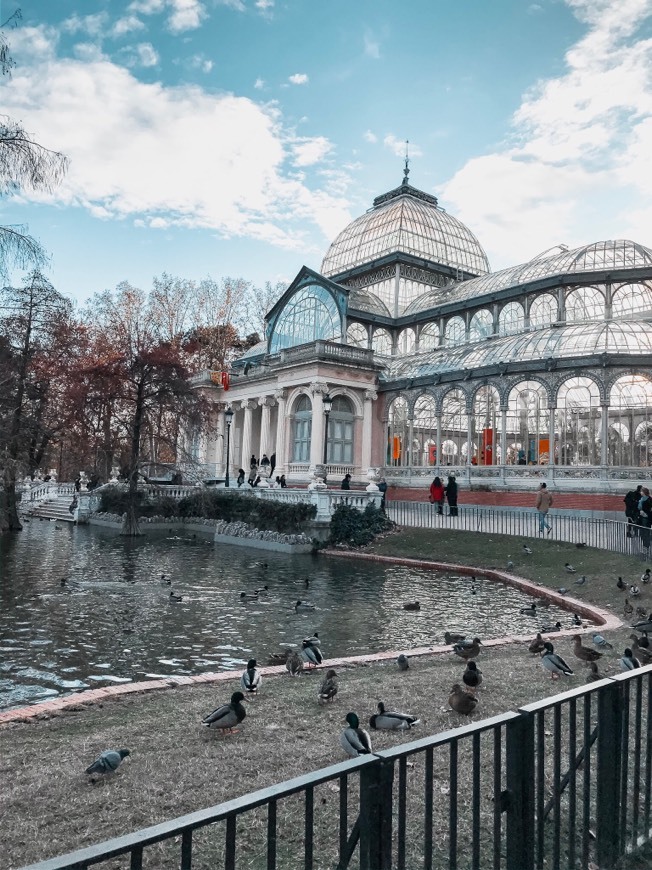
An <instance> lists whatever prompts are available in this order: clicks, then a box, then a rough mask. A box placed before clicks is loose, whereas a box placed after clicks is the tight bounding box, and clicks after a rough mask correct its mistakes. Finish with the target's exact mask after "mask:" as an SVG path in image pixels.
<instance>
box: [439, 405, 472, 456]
mask: <svg viewBox="0 0 652 870" xmlns="http://www.w3.org/2000/svg"><path fill="white" fill-rule="evenodd" d="M468 425H469V424H468V417H467V413H466V396H465V395H464V393H463V392H462V390H458V389H455V390H449V391H448V392H447V393H446V395H445V396H444V400H443V403H442V413H441V452H442V462H453V461H454V459H453V457H460V456H464V455H465V454H466V433H467V429H468ZM451 445H453V448H454V449H453V448H451ZM462 448H464V449H462Z"/></svg>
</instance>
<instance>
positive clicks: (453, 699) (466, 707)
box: [448, 683, 478, 716]
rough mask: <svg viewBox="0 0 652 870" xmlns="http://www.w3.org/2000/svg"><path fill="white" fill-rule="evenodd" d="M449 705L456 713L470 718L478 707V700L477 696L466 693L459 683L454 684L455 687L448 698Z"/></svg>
mask: <svg viewBox="0 0 652 870" xmlns="http://www.w3.org/2000/svg"><path fill="white" fill-rule="evenodd" d="M448 703H449V704H450V706H451V707H452V708H453V710H455V712H456V713H462V714H463V715H464V716H470V715H471V713H473V711H474V710H475V708H476V707H477V706H478V699H477V698H476V697H475V695H471V694H469V692H465V691H464V689H463V688H462V686H460V684H459V683H453V687H452V689H451V691H450V694H449V696H448Z"/></svg>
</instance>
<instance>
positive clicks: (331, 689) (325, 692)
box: [317, 668, 337, 704]
mask: <svg viewBox="0 0 652 870" xmlns="http://www.w3.org/2000/svg"><path fill="white" fill-rule="evenodd" d="M336 676H337V671H334V670H333V669H332V668H331V669H330V670H328V671H326V678H325V679H324V680H323V682H322V684H321V686H320V687H319V692H318V693H317V700H318V701H319V703H320V704H325V703H326V702H327V701H334V700H335V695H337V680H336V679H335V677H336Z"/></svg>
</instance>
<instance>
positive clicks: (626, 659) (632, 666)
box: [620, 647, 641, 671]
mask: <svg viewBox="0 0 652 870" xmlns="http://www.w3.org/2000/svg"><path fill="white" fill-rule="evenodd" d="M620 667H621V669H622V670H623V671H634V670H636V668H640V667H641V663H640V662H639V660H638V659H637V658H634V653H633V652H632V651H631V649H630V648H629V647H627V648H626V649H625V652H624V653H623V655H622V658H621V659H620Z"/></svg>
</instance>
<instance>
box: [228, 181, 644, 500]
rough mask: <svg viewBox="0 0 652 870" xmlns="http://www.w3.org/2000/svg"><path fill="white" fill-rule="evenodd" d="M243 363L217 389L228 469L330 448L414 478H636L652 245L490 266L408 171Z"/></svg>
mask: <svg viewBox="0 0 652 870" xmlns="http://www.w3.org/2000/svg"><path fill="white" fill-rule="evenodd" d="M232 374H233V376H232V381H231V383H232V387H231V391H230V392H229V394H224V393H222V394H221V395H219V396H215V398H216V401H217V402H219V404H218V405H216V408H217V416H216V426H217V429H218V434H219V432H220V431H221V432H222V433H223V432H224V424H223V422H220V419H219V411H220V410H223V409H224V408H225V407H226V405H227V403H228V404H230V406H231V408H232V410H234V412H235V417H234V423H233V432H232V433H231V434H232V436H233V445H234V446H233V449H234V454H233V456H231V457H230V464H231V465H232V466H233V467H234V468H237V467H238V466H239V465H240V464H242V463H243V461H244V459H245V458H247V457H248V456H249V454H250V453H252V452H253V453H255V454H258V453H262V452H266V453H267V454H268V455H270V454H271V453H272V452H274V453H275V458H276V463H277V468H279V469H281V471H282V473H285V474H286V475H288V476H289V479H292V478H294V479H296V480H305V479H307V478H308V477H309V474H310V472H311V470H312V469H314V467H315V466H317V465H319V464H323V463H324V462H325V463H326V465H327V466H328V467H329V470H330V472H331V474H335V475H337V474H339V473H340V472H341V473H346V472H349V473H351V474H353V475H354V477H357V478H358V479H363V478H364V477H365V475H366V474H367V472H368V470H369V468H371V467H373V468H375V469H381V471H380V473H383V471H382V469H384V473H385V476H386V477H387V478H388V480H394V481H395V482H398V481H401V482H403V483H405V484H406V485H410V484H411V483H413V484H414V485H418V486H423V479H424V478H430V477H432V476H433V475H434V474H437V473H439V474H442V473H450V472H451V470H452V469H454V470H455V472H456V474H458V475H462V476H466V477H468V478H470V479H472V480H473V479H475V478H477V479H478V482H482V481H485V482H487V483H491V484H492V485H496V486H512V485H516V486H518V481H519V478H524V477H525V478H528V477H531V476H535V475H537V476H540V475H541V474H545V476H546V477H547V478H550V477H552V478H554V479H557V480H558V481H559V482H560V485H563V481H567V482H568V483H567V485H568V486H569V487H572V486H574V485H577V484H578V482H580V481H581V482H583V483H582V484H581V485H583V486H587V485H588V486H590V485H591V483H590V482H591V481H595V484H594V485H595V486H596V488H598V487H599V486H600V485H601V484H600V483H599V481H600V479H601V478H602V479H604V478H608V479H610V480H613V481H617V480H618V479H621V480H622V482H623V486H625V485H627V484H626V482H627V481H628V480H629V479H632V478H637V477H642V476H643V475H644V473H645V472H641V469H645V468H648V467H649V465H650V463H651V462H652V410H651V409H652V250H650V249H649V248H647V247H644V246H643V245H641V244H638V243H635V242H632V241H628V240H615V241H614V240H608V241H602V242H597V243H594V244H590V245H584V246H582V247H579V248H576V249H574V250H569V249H567V248H565V247H559V248H555V249H554V250H552V251H549V252H546V253H544V254H541V255H539V256H537V257H535V258H534V259H532V260H530V261H528V262H526V263H523V264H521V265H519V266H515V267H512V268H509V269H503V270H501V271H499V272H493V273H492V272H490V270H489V263H488V261H487V257H486V255H485V253H484V251H483V249H482V247H481V245H480V243H479V242H478V240H477V239H476V237H475V236H474V235H473V233H472V232H471V231H470V230H469V229H467V228H466V227H465V226H464V225H463V224H462V223H461V222H460V221H459V220H457V219H456V218H454V217H453V216H451V215H449V214H448V213H447V212H445V211H444V210H443V209H442V208H441V207H440V206H439V204H438V201H437V199H436V198H435V197H434V196H432V195H430V194H427V193H424V192H423V191H419V190H417V189H416V188H414V187H412V186H411V185H410V184H409V183H408V180H407V171H406V175H405V177H404V179H403V183H402V184H401V185H400V186H399V187H397V188H395V189H394V190H392V191H390V192H389V193H386V194H383V195H382V196H379V197H377V198H376V200H374V204H373V207H372V208H371V209H370V210H369V211H368V212H367V213H366V214H364V215H362V216H361V217H359V218H357V219H356V220H354V221H353V222H352V223H351V224H350V225H349V226H348V227H346V228H345V229H344V230H342V232H341V233H340V234H339V235H338V236H337V238H336V239H335V240H334V241H333V243H332V244H331V246H330V248H329V249H328V251H327V253H326V256H325V257H324V260H323V263H322V267H321V273H318V272H314V271H312V270H310V269H307V268H306V267H303V268H302V269H301V271H300V272H299V274H298V275H297V277H296V279H295V280H294V281H293V283H292V284H291V285H290V287H289V288H288V290H287V291H286V292H285V293H284V294H283V296H282V297H281V299H279V300H278V302H277V303H276V305H275V306H274V307H273V308H272V309H271V311H270V312H269V313H268V315H267V329H266V335H265V340H264V341H263V342H261V343H260V344H259V345H257V346H256V347H254V348H252V349H251V350H250V351H249V352H248V353H247V354H245V355H244V356H243V357H241V358H240V359H239V360H237V361H236V363H235V364H234V367H233V373H232ZM214 391H215V392H216V393H218V392H220V388H219V387H215V388H214ZM215 443H216V444H219V443H220V442H219V441H218V440H216V442H215ZM217 453H218V449H217V447H215V448H214V456H215V465H216V466H219V467H222V468H223V465H224V462H225V461H226V457H224V456H218V455H217ZM542 466H543V467H545V468H542ZM243 467H247V466H245V465H243ZM438 469H439V470H438ZM277 473H280V472H277ZM529 485H531V484H529Z"/></svg>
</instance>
